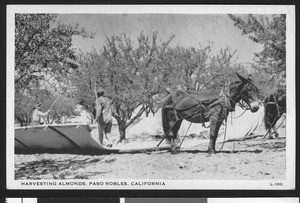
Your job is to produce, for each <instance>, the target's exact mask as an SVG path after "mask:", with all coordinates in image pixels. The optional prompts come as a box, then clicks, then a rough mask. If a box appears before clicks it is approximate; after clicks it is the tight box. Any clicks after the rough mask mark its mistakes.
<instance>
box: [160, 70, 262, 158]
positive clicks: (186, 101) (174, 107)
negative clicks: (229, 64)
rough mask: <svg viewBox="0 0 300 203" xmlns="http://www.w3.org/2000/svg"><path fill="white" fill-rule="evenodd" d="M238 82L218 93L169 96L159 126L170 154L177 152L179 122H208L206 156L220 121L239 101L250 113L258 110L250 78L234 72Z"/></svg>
mask: <svg viewBox="0 0 300 203" xmlns="http://www.w3.org/2000/svg"><path fill="white" fill-rule="evenodd" d="M237 76H238V77H239V81H236V82H233V83H231V84H230V85H229V87H228V88H226V90H225V89H224V91H223V90H222V91H221V93H220V94H216V95H214V94H212V93H211V92H210V91H203V92H197V91H193V92H184V91H181V90H179V91H176V92H175V93H173V94H170V95H169V96H168V97H167V98H166V99H165V101H164V103H163V106H162V124H163V130H164V133H165V136H166V139H167V140H168V141H169V142H170V145H171V151H172V153H176V152H178V151H177V150H178V146H177V144H178V142H179V138H178V130H179V128H180V125H181V123H182V121H183V119H185V120H187V121H189V122H192V123H204V122H208V121H209V122H210V142H209V146H208V152H209V153H215V152H216V151H215V144H216V139H217V136H218V132H219V129H220V126H221V125H222V122H223V120H224V119H225V118H227V116H228V114H229V112H230V111H234V108H235V105H236V103H237V102H239V101H240V100H243V101H244V102H245V103H247V105H248V106H249V108H250V110H251V112H256V111H257V110H258V109H259V100H258V96H257V94H258V90H257V88H256V87H255V86H254V84H253V83H252V82H251V78H248V79H246V78H244V77H242V76H240V75H239V74H238V73H237Z"/></svg>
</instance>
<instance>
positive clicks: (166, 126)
mask: <svg viewBox="0 0 300 203" xmlns="http://www.w3.org/2000/svg"><path fill="white" fill-rule="evenodd" d="M162 123H163V130H164V133H165V136H166V142H167V143H168V144H169V145H170V147H171V149H172V148H173V146H174V139H173V137H174V135H173V130H172V128H173V125H174V124H175V123H176V116H175V111H174V110H173V109H172V108H163V109H162Z"/></svg>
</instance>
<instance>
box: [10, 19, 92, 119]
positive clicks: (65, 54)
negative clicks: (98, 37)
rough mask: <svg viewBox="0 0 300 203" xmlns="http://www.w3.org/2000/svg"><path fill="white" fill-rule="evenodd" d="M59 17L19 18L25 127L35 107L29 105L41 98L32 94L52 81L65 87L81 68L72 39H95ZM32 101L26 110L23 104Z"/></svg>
mask: <svg viewBox="0 0 300 203" xmlns="http://www.w3.org/2000/svg"><path fill="white" fill-rule="evenodd" d="M57 17H58V15H55V14H16V15H15V67H14V68H15V70H14V71H15V74H14V75H15V95H16V97H15V104H16V111H15V113H16V119H17V120H19V121H20V122H21V123H24V122H25V123H26V124H28V122H29V121H28V119H25V120H26V121H24V119H20V118H25V117H27V116H25V115H24V112H27V113H28V112H31V109H32V106H28V105H29V103H30V104H31V105H32V104H33V103H34V102H35V101H34V100H32V99H34V98H36V97H37V95H30V93H32V92H33V91H31V90H33V89H37V87H39V88H40V86H39V85H40V83H41V82H43V81H46V80H48V79H49V78H50V79H54V80H55V81H56V84H63V83H64V82H66V81H65V79H66V78H67V75H68V73H69V71H70V70H72V69H76V68H78V63H77V62H76V59H77V58H76V54H75V49H73V48H72V37H73V36H75V35H78V36H81V37H83V38H87V37H93V34H92V33H87V31H86V30H85V29H84V28H82V27H80V26H79V25H78V24H76V25H66V24H62V23H60V22H57ZM56 88H57V87H56ZM42 89H46V88H42ZM52 91H53V92H55V91H56V89H52ZM28 99H30V100H31V101H30V102H29V103H26V105H25V104H24V105H25V106H24V105H23V104H21V103H22V101H27V100H28ZM20 101H21V102H20ZM18 105H20V106H18ZM24 107H26V108H27V109H26V110H24V109H23V108H24ZM28 108H29V109H28ZM19 110H20V111H19ZM20 115H22V116H20ZM21 120H22V121H21Z"/></svg>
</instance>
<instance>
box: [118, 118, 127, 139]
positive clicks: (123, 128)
mask: <svg viewBox="0 0 300 203" xmlns="http://www.w3.org/2000/svg"><path fill="white" fill-rule="evenodd" d="M125 124H126V123H124V122H122V121H118V126H119V133H120V139H119V142H122V141H123V140H124V139H126V128H127V127H126V125H125Z"/></svg>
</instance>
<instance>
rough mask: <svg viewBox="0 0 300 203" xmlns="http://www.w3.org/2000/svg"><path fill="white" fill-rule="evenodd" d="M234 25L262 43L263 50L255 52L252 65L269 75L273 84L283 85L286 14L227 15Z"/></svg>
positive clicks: (284, 74)
mask: <svg viewBox="0 0 300 203" xmlns="http://www.w3.org/2000/svg"><path fill="white" fill-rule="evenodd" d="M229 17H230V18H231V19H232V20H233V21H234V23H235V24H234V25H235V26H236V27H238V28H239V29H241V30H242V34H243V35H248V37H249V38H250V39H251V40H252V41H254V42H256V43H260V44H262V45H263V50H262V51H261V52H260V53H256V54H255V60H256V64H253V67H254V68H256V69H258V71H261V70H263V71H264V72H265V73H267V75H269V76H270V77H269V78H270V80H269V82H271V83H272V84H273V85H274V84H279V85H281V86H284V85H285V78H286V15H285V14H280V15H272V17H271V18H272V19H271V20H270V19H269V18H268V17H264V16H260V17H254V16H253V15H251V14H249V15H248V17H247V19H242V18H241V17H237V16H234V15H231V14H230V15H229Z"/></svg>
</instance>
